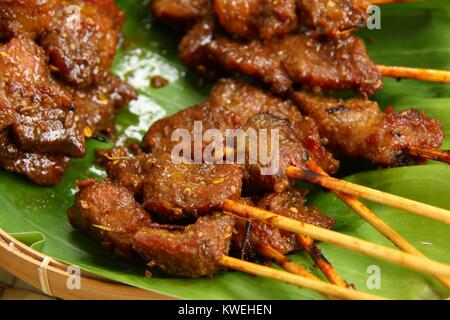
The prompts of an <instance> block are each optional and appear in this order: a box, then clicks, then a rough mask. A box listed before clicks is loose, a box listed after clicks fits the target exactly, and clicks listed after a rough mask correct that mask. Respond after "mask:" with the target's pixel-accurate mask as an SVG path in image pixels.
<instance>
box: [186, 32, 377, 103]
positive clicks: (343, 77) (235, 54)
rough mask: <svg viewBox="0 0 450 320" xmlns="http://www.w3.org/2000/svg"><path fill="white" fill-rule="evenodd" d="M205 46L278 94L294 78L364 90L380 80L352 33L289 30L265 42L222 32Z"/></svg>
mask: <svg viewBox="0 0 450 320" xmlns="http://www.w3.org/2000/svg"><path fill="white" fill-rule="evenodd" d="M204 50H206V51H205V52H207V54H208V56H209V59H210V61H212V62H213V63H214V64H218V65H220V66H221V67H222V68H223V69H225V70H226V71H229V72H239V73H241V74H244V75H249V76H252V77H255V78H256V79H258V80H260V81H261V82H263V83H264V84H267V85H268V86H269V87H270V89H271V90H272V91H273V92H275V93H277V94H284V93H286V92H287V91H289V90H290V89H291V88H292V85H293V83H295V84H299V85H305V86H309V87H316V86H317V87H320V88H322V89H324V90H348V89H354V90H356V91H358V92H359V93H361V94H363V95H367V96H369V95H371V94H373V93H374V92H375V91H376V90H378V89H380V88H381V86H382V77H381V74H380V72H379V71H378V69H377V68H376V66H375V64H374V63H373V62H372V61H371V60H370V58H369V56H368V55H367V51H366V48H365V46H364V43H363V41H362V40H361V39H359V38H356V37H353V36H349V37H346V38H339V39H314V38H311V37H308V36H306V35H288V36H285V37H282V38H280V39H273V40H270V41H268V42H265V43H263V42H260V41H257V40H254V41H251V42H250V43H241V42H237V41H233V40H229V39H227V38H223V37H222V38H218V39H216V40H213V41H211V42H209V43H207V44H206V45H205V48H204ZM186 62H188V61H186ZM205 64H206V65H207V64H208V62H206V63H205Z"/></svg>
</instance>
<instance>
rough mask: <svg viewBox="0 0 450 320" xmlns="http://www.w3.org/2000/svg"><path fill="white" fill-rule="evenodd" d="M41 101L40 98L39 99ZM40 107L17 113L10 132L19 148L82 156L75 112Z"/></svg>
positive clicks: (80, 128) (82, 144) (80, 127)
mask: <svg viewBox="0 0 450 320" xmlns="http://www.w3.org/2000/svg"><path fill="white" fill-rule="evenodd" d="M40 102H41V103H42V102H43V101H40ZM39 108H40V107H39V106H34V107H31V108H26V107H25V108H21V109H19V110H17V112H16V122H15V124H14V125H13V127H12V132H13V134H14V137H15V139H16V140H17V142H18V144H19V145H20V148H21V149H22V150H25V151H40V152H52V153H59V154H65V155H68V156H71V157H78V158H82V157H83V156H84V155H85V153H86V144H85V139H84V133H83V124H82V123H81V122H80V121H79V119H78V117H77V116H76V115H75V112H74V111H69V112H65V111H64V110H61V109H58V108H43V109H39Z"/></svg>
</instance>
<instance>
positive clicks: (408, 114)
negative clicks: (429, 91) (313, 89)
mask: <svg viewBox="0 0 450 320" xmlns="http://www.w3.org/2000/svg"><path fill="white" fill-rule="evenodd" d="M293 99H294V101H295V102H296V103H297V104H298V106H299V108H300V109H301V110H302V111H303V112H305V113H306V114H308V115H310V116H311V117H312V118H314V120H315V121H316V123H317V125H318V127H319V131H320V134H321V135H322V136H323V137H326V138H327V139H328V141H329V146H330V148H332V149H333V150H335V151H336V152H337V153H340V154H342V155H344V156H349V157H359V158H365V159H368V160H370V161H372V162H374V163H377V164H379V165H382V166H388V167H393V166H401V165H405V164H412V163H417V162H420V160H419V159H416V158H414V157H411V156H408V155H407V153H406V151H407V148H408V146H416V147H423V148H439V146H440V145H441V144H442V140H443V136H444V133H443V131H442V124H441V122H440V121H438V120H434V119H431V118H428V117H426V116H425V114H423V113H420V112H418V111H415V110H412V109H410V110H405V111H401V112H387V113H383V112H381V110H380V108H379V107H378V104H377V103H376V102H373V101H370V100H364V99H357V98H354V99H349V100H342V99H335V98H327V97H321V96H315V95H312V94H308V93H305V92H296V93H294V94H293Z"/></svg>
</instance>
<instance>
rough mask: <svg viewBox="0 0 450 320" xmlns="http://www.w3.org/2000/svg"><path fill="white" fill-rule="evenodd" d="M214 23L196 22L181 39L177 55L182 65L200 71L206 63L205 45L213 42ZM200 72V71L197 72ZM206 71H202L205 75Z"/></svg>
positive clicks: (207, 19) (210, 20) (208, 19)
mask: <svg viewBox="0 0 450 320" xmlns="http://www.w3.org/2000/svg"><path fill="white" fill-rule="evenodd" d="M213 36H214V21H213V20H212V19H210V18H205V19H202V20H200V21H198V22H197V23H196V24H195V25H194V26H193V27H192V28H191V29H190V30H189V31H188V32H187V33H186V35H184V37H183V38H182V39H181V42H180V44H179V45H178V53H179V55H180V58H181V60H183V62H184V63H186V64H188V65H190V66H195V67H197V69H201V67H202V66H203V64H204V63H205V62H206V59H207V56H206V45H207V44H208V43H209V42H211V41H212V40H213ZM198 71H202V70H198ZM205 72H206V70H203V73H205Z"/></svg>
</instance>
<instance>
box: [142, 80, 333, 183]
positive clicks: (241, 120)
mask: <svg viewBox="0 0 450 320" xmlns="http://www.w3.org/2000/svg"><path fill="white" fill-rule="evenodd" d="M262 112H265V113H269V114H271V115H274V116H277V117H279V118H282V119H286V120H288V121H289V122H290V123H291V124H292V126H293V127H294V130H295V133H296V134H297V135H298V137H299V139H300V140H301V142H302V143H303V145H304V147H305V148H306V149H307V150H308V152H309V153H310V156H311V158H312V159H314V160H315V161H316V162H317V163H318V164H319V165H320V166H321V167H322V168H323V169H324V170H325V171H327V172H328V173H330V174H331V173H334V172H335V171H336V170H337V168H338V166H339V163H338V162H337V161H336V160H335V159H334V158H333V156H332V155H331V154H330V153H329V152H327V151H326V150H325V148H324V147H323V146H322V144H321V140H320V137H319V134H318V131H317V127H316V125H315V123H314V121H312V119H311V118H308V117H302V115H301V114H300V112H299V111H298V109H297V108H296V107H295V105H294V104H293V103H291V102H289V101H284V100H282V99H279V98H276V97H273V96H271V95H268V94H266V93H264V92H263V91H262V90H260V89H257V88H255V87H252V86H250V85H247V84H244V83H243V82H240V81H237V80H219V81H218V82H217V84H216V85H215V86H214V88H213V89H212V91H211V94H210V96H209V98H208V99H207V100H206V101H204V102H202V103H200V104H199V105H197V106H194V107H191V108H187V109H184V110H181V111H179V112H178V113H176V114H175V115H173V116H171V117H168V118H165V119H161V120H159V121H157V122H155V123H154V124H153V125H152V126H151V127H150V128H149V130H148V131H147V133H146V135H145V137H144V139H143V147H144V150H146V151H149V152H150V151H151V152H153V153H170V152H171V150H172V149H173V147H174V146H175V145H176V144H177V142H176V141H172V140H171V136H172V133H173V132H174V131H175V130H176V129H180V128H182V129H187V130H188V131H189V132H191V136H193V129H194V122H195V121H202V130H203V131H205V130H207V129H211V128H214V129H219V130H221V131H225V130H226V129H234V128H242V127H243V126H244V125H245V123H246V122H247V120H248V119H249V118H250V117H252V116H255V115H257V114H258V113H262Z"/></svg>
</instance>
